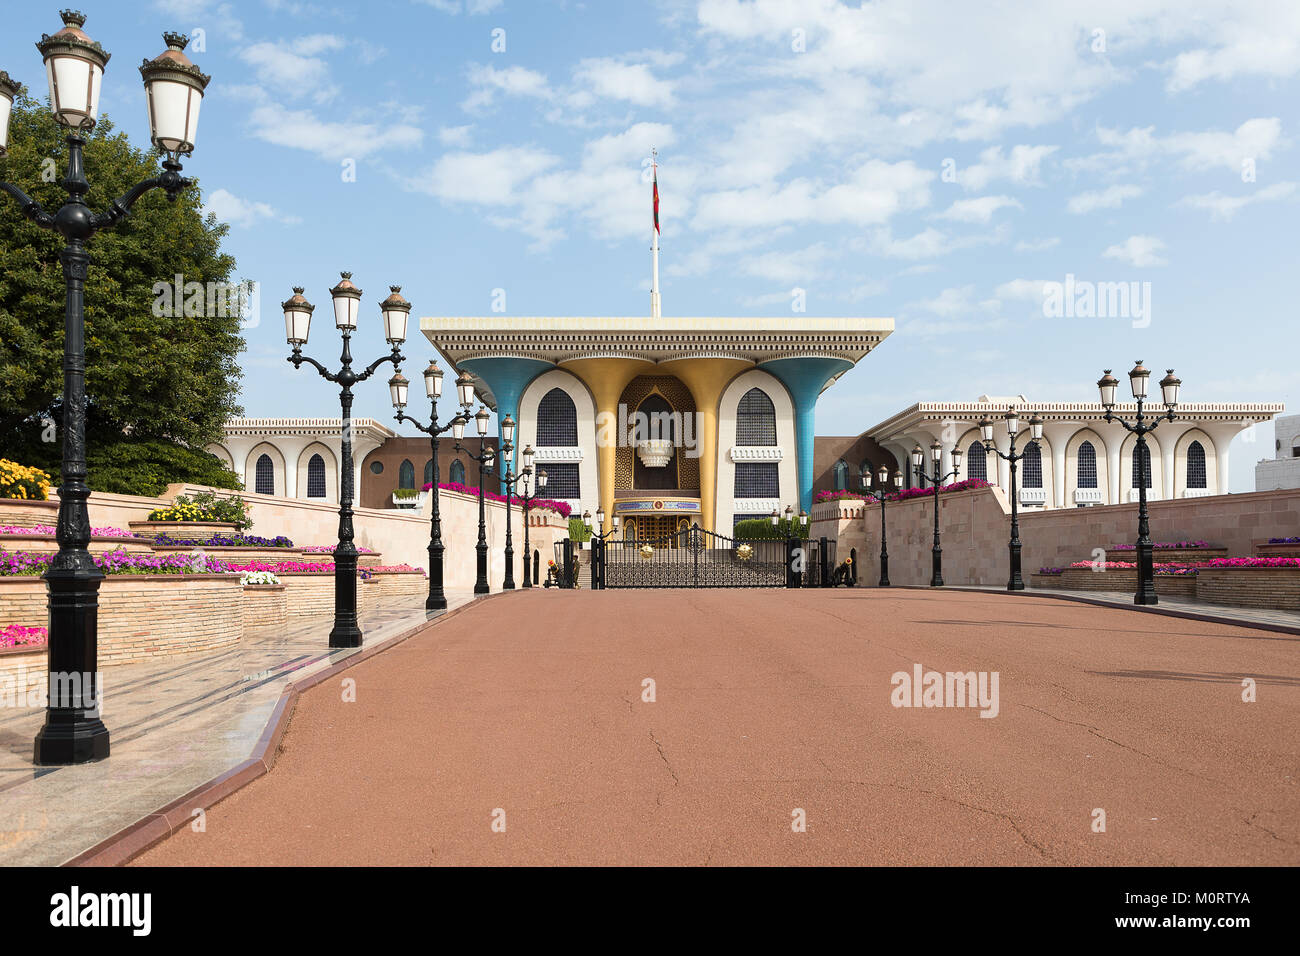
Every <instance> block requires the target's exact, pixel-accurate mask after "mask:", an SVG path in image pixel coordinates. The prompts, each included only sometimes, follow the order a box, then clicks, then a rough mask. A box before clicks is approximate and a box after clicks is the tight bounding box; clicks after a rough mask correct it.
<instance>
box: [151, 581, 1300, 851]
mask: <svg viewBox="0 0 1300 956" xmlns="http://www.w3.org/2000/svg"><path fill="white" fill-rule="evenodd" d="M917 663H919V664H921V665H923V667H924V668H925V669H927V670H930V669H933V670H938V671H970V670H974V671H997V672H999V692H1000V693H999V697H1000V701H999V702H1000V712H999V714H998V716H997V717H995V718H991V719H990V718H981V717H980V716H979V713H978V711H977V710H975V709H955V708H954V709H925V708H920V709H910V708H895V707H894V706H892V705H891V693H892V692H893V686H892V685H891V675H892V674H894V673H895V672H897V671H905V672H909V673H910V672H911V671H912V669H913V665H914V664H917ZM1244 677H1253V678H1254V679H1255V680H1256V682H1257V686H1258V690H1257V694H1258V700H1257V702H1255V703H1244V702H1243V701H1242V686H1241V682H1242V679H1243V678H1244ZM344 678H353V679H355V681H356V702H355V703H348V702H344V700H343V699H342V698H343V693H342V689H341V683H340V681H341V680H342V679H344ZM645 678H651V679H653V680H654V682H655V692H656V694H655V696H656V700H655V702H653V703H647V702H643V700H642V681H643V679H645ZM1298 717H1300V637H1296V636H1294V635H1287V634H1279V633H1273V632H1269V631H1261V630H1251V629H1249V628H1242V627H1231V626H1225V625H1219V624H1210V623H1202V622H1198V621H1191V620H1183V619H1179V618H1173V617H1166V616H1158V615H1154V614H1146V613H1141V612H1137V611H1130V610H1126V609H1109V608H1100V607H1093V606H1087V605H1080V604H1075V603H1068V602H1063V601H1057V600H1053V599H1050V598H1037V597H1019V596H1007V595H1000V594H995V593H990V594H982V593H968V592H956V591H952V592H930V591H920V590H916V591H913V590H891V591H882V590H875V589H861V590H853V591H850V590H833V591H824V590H818V591H785V590H759V591H735V590H728V591H719V590H699V591H643V592H642V591H603V592H601V593H594V592H591V591H577V592H559V591H553V590H552V591H541V590H539V591H532V592H526V593H520V594H516V595H511V596H507V597H502V598H498V599H496V600H493V601H489V602H486V603H484V604H483V605H482V606H481V607H477V608H473V609H471V610H469V611H467V612H465V613H463V614H461V615H459V616H457V617H456V618H454V619H453V620H451V621H448V622H447V624H446V625H443V626H434V627H432V628H430V629H429V630H428V631H426V632H425V633H424V634H422V635H420V636H418V637H415V638H412V639H410V640H408V641H406V642H404V643H402V644H400V645H398V646H396V647H394V648H392V649H391V650H389V651H386V652H384V653H382V654H379V655H377V656H375V657H373V658H371V659H370V660H367V661H365V662H363V663H361V664H359V665H357V666H356V667H353V668H351V669H349V670H347V671H345V672H344V673H343V674H342V675H341V676H340V678H339V679H337V680H333V681H330V682H327V683H324V684H321V685H319V686H317V687H315V688H313V689H312V690H310V691H308V692H307V693H306V694H304V695H303V696H302V697H301V699H300V700H299V702H298V706H297V710H296V712H295V713H294V715H293V719H292V723H291V725H290V728H289V731H288V733H287V734H286V736H285V738H284V743H283V747H282V752H281V754H280V757H279V760H278V762H277V763H276V765H275V768H274V769H273V770H272V772H271V773H270V774H268V775H267V776H265V777H263V778H261V779H259V780H257V781H255V782H254V783H252V784H251V785H249V786H248V787H246V788H244V789H242V790H240V791H238V792H237V793H235V794H234V795H232V796H231V797H229V798H228V799H226V800H225V801H223V802H222V803H220V804H218V805H217V806H216V807H214V808H212V809H211V810H209V811H208V813H207V821H206V822H207V828H206V832H204V833H198V834H196V833H193V832H191V831H190V830H189V829H188V828H186V829H183V830H181V831H180V832H179V833H178V834H176V835H175V836H173V837H172V838H170V839H168V840H167V841H165V842H163V843H162V844H159V845H158V846H156V847H154V848H153V849H152V850H150V851H149V852H147V853H146V854H144V855H143V856H141V857H140V858H138V859H137V861H136V862H137V863H138V864H142V865H210V864H219V865H225V864H284V865H314V864H343V865H366V864H414V865H420V864H521V863H528V864H581V863H592V864H825V863H829V864H946V865H969V864H1030V865H1037V864H1053V863H1062V864H1107V865H1128V864H1150V865H1189V864H1209V865H1226V864H1290V865H1295V864H1297V863H1300V796H1298V795H1297V788H1296V783H1297V777H1298V776H1300V770H1298V769H1297V768H1298V765H1300V760H1298V759H1297V750H1298V744H1297V741H1298V740H1300V735H1298V734H1297V728H1298V727H1300V720H1298V719H1297V718H1298ZM1097 808H1100V809H1102V810H1104V811H1105V824H1106V829H1105V832H1094V831H1093V825H1094V809H1097ZM796 809H801V810H803V811H804V813H805V814H806V820H807V829H806V832H802V833H797V832H794V831H793V830H792V827H791V823H792V820H793V819H794V817H793V816H792V814H793V813H794V811H795V810H796ZM500 811H504V821H505V830H504V832H496V831H494V829H493V821H494V814H496V819H500V816H501V814H500Z"/></svg>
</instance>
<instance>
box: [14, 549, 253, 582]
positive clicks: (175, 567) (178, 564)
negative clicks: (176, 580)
mask: <svg viewBox="0 0 1300 956" xmlns="http://www.w3.org/2000/svg"><path fill="white" fill-rule="evenodd" d="M54 557H55V556H54V555H53V554H38V553H35V552H31V551H13V552H9V551H5V550H4V549H2V548H0V577H12V576H15V575H20V576H30V577H37V576H39V575H42V574H44V573H45V571H46V569H47V568H48V567H49V566H50V562H51V561H53V560H54ZM91 560H92V561H94V562H95V567H97V568H99V570H101V571H103V572H104V573H105V574H220V573H222V572H224V571H226V570H228V568H227V567H226V564H225V562H224V561H219V560H217V559H216V558H210V557H208V556H207V555H204V554H199V553H197V552H195V553H191V554H166V555H159V554H131V553H129V552H127V551H124V550H122V549H121V548H114V549H113V550H112V551H105V552H104V553H103V554H95V555H91Z"/></svg>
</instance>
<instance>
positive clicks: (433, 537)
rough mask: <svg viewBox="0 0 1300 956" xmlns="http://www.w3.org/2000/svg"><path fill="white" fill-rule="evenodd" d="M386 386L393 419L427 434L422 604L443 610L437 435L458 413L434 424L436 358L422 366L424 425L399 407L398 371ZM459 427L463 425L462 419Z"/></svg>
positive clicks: (403, 388)
mask: <svg viewBox="0 0 1300 956" xmlns="http://www.w3.org/2000/svg"><path fill="white" fill-rule="evenodd" d="M388 387H389V389H390V391H391V392H392V398H393V407H394V408H395V409H397V415H396V416H395V417H396V418H397V420H398V421H399V422H410V423H411V424H412V425H414V426H415V427H416V428H417V429H419V430H420V431H422V432H424V434H426V435H428V436H429V444H430V446H431V448H432V449H433V487H432V488H430V489H429V490H430V492H431V493H432V494H433V522H432V526H431V527H430V530H429V596H428V598H427V599H426V600H425V602H424V607H425V610H428V611H444V610H446V608H447V595H446V594H445V593H444V592H443V589H442V554H443V551H444V550H445V548H444V547H443V544H442V517H441V515H440V513H439V511H438V478H439V477H440V475H439V467H438V436H439V435H443V434H446V433H447V432H449V431H451V429H452V428H453V427H455V425H456V422H457V421H460V416H459V415H458V416H456V417H455V418H453V419H452V420H451V421H450V422H448V423H447V424H446V425H443V426H441V427H439V425H438V399H440V398H442V369H440V368H439V367H438V363H437V362H430V363H429V367H428V368H426V369H425V370H424V391H425V394H427V395H428V396H429V404H430V407H431V408H432V411H431V413H430V417H429V424H428V425H425V424H423V423H421V422H419V421H417V420H416V419H414V418H412V417H411V416H410V415H407V414H406V413H404V412H403V411H402V409H403V408H405V407H406V392H407V388H408V387H409V383H408V382H407V380H406V378H405V377H404V376H403V375H402V373H401V372H398V373H397V374H396V375H394V376H393V377H392V378H391V379H389V380H388ZM461 427H462V428H463V427H464V424H463V423H462V425H461Z"/></svg>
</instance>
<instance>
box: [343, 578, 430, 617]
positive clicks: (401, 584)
mask: <svg viewBox="0 0 1300 956" xmlns="http://www.w3.org/2000/svg"><path fill="white" fill-rule="evenodd" d="M361 584H362V587H361V588H360V591H361V593H362V595H363V600H362V601H361V607H362V609H363V610H367V611H372V610H378V609H380V608H382V607H384V605H385V604H386V603H388V602H390V601H391V600H392V599H393V598H398V597H410V596H416V595H418V596H420V597H425V596H427V595H428V593H429V579H428V578H426V577H425V576H424V575H423V574H421V573H420V572H419V571H384V572H381V573H379V574H376V575H374V576H372V577H371V578H370V579H368V580H366V581H362V582H361ZM402 603H403V604H406V603H409V602H405V601H404V602H402Z"/></svg>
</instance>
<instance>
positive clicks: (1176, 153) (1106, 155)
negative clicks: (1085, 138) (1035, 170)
mask: <svg viewBox="0 0 1300 956" xmlns="http://www.w3.org/2000/svg"><path fill="white" fill-rule="evenodd" d="M1097 140H1098V142H1100V143H1101V144H1102V145H1103V146H1106V147H1109V148H1108V149H1106V150H1105V151H1103V152H1100V153H1094V154H1093V155H1091V156H1083V157H1076V158H1073V159H1067V160H1066V161H1065V164H1064V165H1065V167H1066V168H1067V169H1069V170H1071V171H1072V172H1076V173H1099V174H1102V175H1108V176H1120V175H1125V174H1129V173H1133V172H1136V171H1140V170H1144V169H1146V168H1147V167H1148V166H1150V165H1151V164H1152V163H1154V162H1157V161H1163V160H1165V159H1174V160H1176V161H1178V162H1179V163H1180V164H1181V165H1182V166H1183V167H1184V168H1186V169H1191V170H1197V171H1200V170H1207V169H1214V168H1225V169H1229V170H1232V171H1233V172H1240V171H1241V169H1242V166H1243V163H1244V162H1245V161H1246V160H1252V161H1257V160H1267V159H1271V158H1272V156H1273V152H1274V150H1276V149H1279V148H1280V147H1282V146H1284V145H1285V140H1284V139H1283V137H1282V121H1281V120H1280V119H1278V118H1277V117H1275V116H1271V117H1256V118H1254V119H1248V120H1246V121H1245V122H1244V123H1242V124H1241V125H1240V126H1238V127H1237V128H1236V129H1235V130H1233V131H1231V132H1227V131H1224V130H1204V131H1201V132H1192V133H1172V134H1170V135H1168V136H1157V135H1156V133H1155V127H1154V126H1146V127H1136V126H1135V127H1133V128H1132V129H1129V130H1127V131H1123V132H1122V131H1120V130H1118V129H1107V128H1105V127H1098V129H1097Z"/></svg>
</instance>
